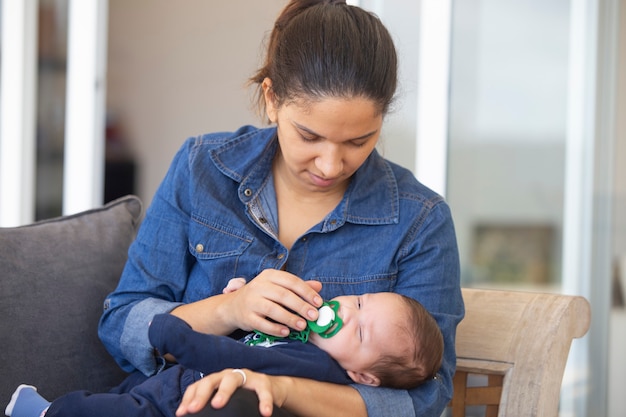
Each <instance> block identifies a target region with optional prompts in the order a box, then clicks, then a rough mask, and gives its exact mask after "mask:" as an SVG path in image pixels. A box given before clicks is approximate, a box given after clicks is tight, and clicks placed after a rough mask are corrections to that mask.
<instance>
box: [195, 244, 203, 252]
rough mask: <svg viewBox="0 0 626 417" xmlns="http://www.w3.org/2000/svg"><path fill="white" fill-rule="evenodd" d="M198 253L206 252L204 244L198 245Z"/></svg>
mask: <svg viewBox="0 0 626 417" xmlns="http://www.w3.org/2000/svg"><path fill="white" fill-rule="evenodd" d="M196 252H198V253H202V252H204V245H203V244H202V243H198V244H197V245H196Z"/></svg>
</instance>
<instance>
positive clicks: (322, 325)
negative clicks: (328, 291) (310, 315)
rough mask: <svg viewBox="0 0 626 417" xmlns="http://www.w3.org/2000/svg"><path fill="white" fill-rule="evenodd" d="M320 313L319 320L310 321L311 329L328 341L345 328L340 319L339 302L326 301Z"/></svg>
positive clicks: (319, 310)
mask: <svg viewBox="0 0 626 417" xmlns="http://www.w3.org/2000/svg"><path fill="white" fill-rule="evenodd" d="M318 312H319V316H318V317H317V320H315V321H312V320H308V323H309V326H308V327H309V329H311V331H312V332H314V333H317V334H319V335H320V336H322V337H323V338H326V339H327V338H329V337H333V336H334V335H336V334H337V332H338V331H339V330H340V329H341V326H343V320H341V317H339V302H338V301H328V302H326V301H325V302H324V304H322V306H321V307H320V308H319V309H318Z"/></svg>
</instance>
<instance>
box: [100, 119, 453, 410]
mask: <svg viewBox="0 0 626 417" xmlns="http://www.w3.org/2000/svg"><path fill="white" fill-rule="evenodd" d="M277 146H278V142H277V140H276V129H275V128H266V129H257V128H254V127H251V126H245V127H242V128H240V129H239V130H238V131H237V132H234V133H233V132H230V133H213V134H208V135H204V136H200V137H196V138H190V139H189V140H187V141H186V143H185V144H184V145H183V147H182V148H181V149H180V150H179V152H178V153H177V155H176V156H175V158H174V160H173V162H172V164H171V166H170V169H169V171H168V173H167V175H166V177H165V179H164V180H163V182H162V184H161V186H160V187H159V189H158V191H157V193H156V194H155V197H154V199H153V201H152V203H151V204H150V207H149V208H148V210H147V213H146V217H145V219H144V221H143V223H142V225H141V228H140V230H139V233H138V235H137V238H136V240H135V241H134V242H133V244H132V245H131V247H130V249H129V258H128V262H127V264H126V266H125V269H124V272H123V274H122V277H121V280H120V283H119V285H118V287H117V289H116V290H115V291H114V292H113V293H112V294H110V295H109V296H108V297H107V299H106V300H105V305H104V309H105V311H104V314H103V316H102V319H101V322H100V326H99V334H100V338H101V339H102V341H103V343H104V344H105V346H106V347H107V349H108V350H109V352H111V354H112V355H113V356H114V357H115V359H116V360H117V361H118V363H119V364H120V365H121V366H122V367H123V368H124V369H126V370H129V371H130V370H133V369H139V370H141V371H142V372H143V373H145V374H147V375H151V374H154V373H155V372H156V371H157V370H158V367H159V364H158V362H157V359H156V358H155V355H154V352H153V348H152V346H151V345H150V343H149V341H148V323H149V322H150V320H151V319H152V317H153V316H154V315H155V314H159V313H165V312H169V311H171V310H172V309H174V308H175V307H176V306H178V305H180V304H182V303H190V302H193V301H197V300H200V299H203V298H206V297H210V296H212V295H215V294H220V293H221V292H222V289H223V288H224V287H225V286H226V284H227V282H228V280H230V279H231V278H234V277H244V278H246V280H252V279H254V277H255V276H257V275H258V274H259V273H260V272H261V271H263V270H264V269H267V268H276V269H281V268H285V269H286V270H287V271H289V272H291V273H293V274H295V275H298V276H299V277H301V278H302V279H304V280H312V279H313V280H318V281H321V282H322V284H323V287H322V290H321V293H320V294H321V296H322V297H323V298H324V299H330V298H333V297H335V296H338V295H343V294H363V293H369V292H379V291H392V292H398V293H401V294H404V295H407V296H409V297H413V298H415V299H417V300H418V301H420V302H421V303H422V304H423V305H424V306H425V307H426V308H427V309H428V310H429V311H430V312H431V313H432V315H433V316H434V317H435V319H436V320H437V322H438V323H439V325H440V327H441V330H442V332H443V336H444V342H445V352H444V362H443V366H442V368H441V370H440V372H439V375H438V377H437V378H435V379H433V380H432V381H429V382H427V383H425V384H424V385H422V386H420V387H418V388H416V389H413V390H410V391H403V390H394V389H387V388H373V387H368V386H362V385H355V388H356V389H357V390H358V391H359V392H360V394H361V395H362V397H363V399H364V401H365V404H366V406H367V410H368V414H369V416H370V417H375V416H390V415H393V416H396V417H401V416H419V417H424V416H439V415H440V414H441V412H442V410H443V409H444V407H445V406H446V404H447V403H448V402H449V400H450V398H451V396H452V375H453V373H454V369H455V351H454V341H455V332H456V326H457V324H458V323H459V321H460V320H461V318H462V317H463V314H464V307H463V300H462V298H461V290H460V282H459V259H458V251H457V245H456V237H455V233H454V226H453V222H452V217H451V214H450V211H449V207H448V205H447V204H446V203H445V201H444V200H443V199H442V197H440V196H439V195H437V194H435V193H434V192H433V191H431V190H429V189H428V188H426V187H425V186H423V185H422V184H420V183H419V182H418V181H417V180H416V179H415V177H414V176H413V174H412V173H411V172H410V171H408V170H406V169H404V168H401V167H399V166H397V165H395V164H393V163H391V162H389V161H386V160H384V159H383V158H382V157H381V156H380V155H379V154H378V152H376V151H374V152H373V153H372V154H371V155H370V156H369V158H368V159H367V160H366V161H365V163H364V164H363V165H362V166H361V167H360V168H359V169H358V170H357V172H356V173H355V174H354V176H353V178H352V180H351V183H350V185H349V187H348V189H347V190H346V192H345V195H344V197H343V199H342V201H341V202H340V203H339V204H338V205H337V207H336V208H335V209H334V210H333V211H332V212H331V213H330V214H328V216H327V217H326V218H325V219H324V220H323V221H321V222H320V223H319V224H317V225H315V226H314V227H312V228H311V229H310V230H309V231H307V232H306V233H305V234H304V235H303V236H301V237H300V238H299V239H298V240H297V241H295V242H294V244H293V246H292V248H291V250H287V248H285V247H284V246H283V245H282V244H281V243H280V242H279V241H278V239H277V232H276V231H277V206H276V200H275V193H274V188H273V181H272V175H271V165H272V160H273V158H274V155H275V153H276V150H277Z"/></svg>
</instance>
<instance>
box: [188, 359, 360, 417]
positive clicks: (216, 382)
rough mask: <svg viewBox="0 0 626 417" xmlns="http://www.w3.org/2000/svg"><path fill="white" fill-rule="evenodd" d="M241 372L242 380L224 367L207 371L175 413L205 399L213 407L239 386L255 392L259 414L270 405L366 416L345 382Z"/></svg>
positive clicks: (301, 414)
mask: <svg viewBox="0 0 626 417" xmlns="http://www.w3.org/2000/svg"><path fill="white" fill-rule="evenodd" d="M243 372H244V373H245V375H246V378H245V381H244V380H243V379H242V376H241V374H240V373H236V372H233V370H232V369H225V370H223V371H221V372H217V373H214V374H211V375H207V376H206V377H204V378H203V379H201V380H200V381H197V382H196V383H194V384H192V385H190V386H189V387H188V388H187V391H185V395H184V396H183V399H182V401H181V404H180V406H179V408H178V410H177V411H176V415H177V416H183V415H186V414H190V413H197V412H198V411H200V410H201V409H203V408H204V407H205V406H206V405H207V404H208V403H209V401H210V403H211V406H213V407H214V408H222V407H224V406H225V405H226V404H227V403H228V401H229V400H230V398H231V396H232V394H233V393H234V392H235V391H236V390H237V389H238V388H240V387H241V388H244V389H248V390H251V391H255V392H256V394H257V396H258V398H259V411H260V412H261V414H262V415H263V416H270V415H271V414H272V409H273V407H274V406H278V407H281V408H283V409H285V410H287V411H289V412H291V413H293V414H295V415H297V416H298V417H309V416H311V417H317V416H320V415H332V416H337V417H342V416H346V417H367V410H366V408H365V403H364V402H363V399H362V398H361V396H360V395H359V393H358V392H357V391H356V390H355V389H354V388H352V387H351V386H349V385H337V384H330V383H326V382H318V381H314V380H311V379H305V378H293V377H288V376H270V375H266V374H261V373H257V372H253V371H250V370H248V369H244V370H243ZM216 390H217V392H215V391H216ZM214 392H215V395H213V393H214Z"/></svg>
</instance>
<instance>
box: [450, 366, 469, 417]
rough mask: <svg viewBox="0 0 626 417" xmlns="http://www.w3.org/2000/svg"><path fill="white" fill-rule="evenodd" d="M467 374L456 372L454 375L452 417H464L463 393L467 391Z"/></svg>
mask: <svg viewBox="0 0 626 417" xmlns="http://www.w3.org/2000/svg"><path fill="white" fill-rule="evenodd" d="M467 375H468V374H467V372H461V371H457V372H456V374H455V375H454V380H453V386H454V398H453V399H452V417H465V393H466V391H467Z"/></svg>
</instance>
